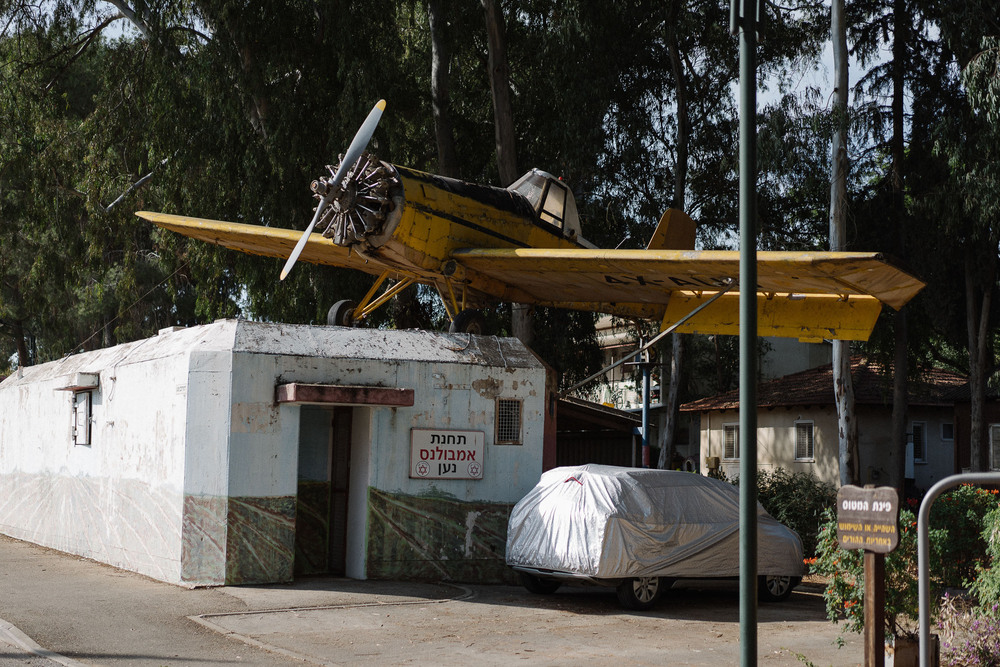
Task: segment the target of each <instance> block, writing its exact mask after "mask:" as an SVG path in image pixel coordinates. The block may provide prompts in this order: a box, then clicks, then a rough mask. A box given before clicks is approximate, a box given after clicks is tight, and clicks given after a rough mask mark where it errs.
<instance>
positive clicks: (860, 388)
mask: <svg viewBox="0 0 1000 667" xmlns="http://www.w3.org/2000/svg"><path fill="white" fill-rule="evenodd" d="M851 374H852V377H853V379H854V392H855V410H856V415H857V421H858V440H859V443H858V444H859V447H858V448H859V451H860V458H861V461H860V470H861V476H862V479H861V482H862V483H873V484H879V483H884V482H885V481H886V480H887V479H888V478H889V472H888V471H889V470H891V469H892V467H893V465H894V464H895V462H894V461H892V460H891V458H890V453H889V447H888V444H889V438H890V437H891V428H892V427H891V423H892V397H891V386H890V384H889V380H888V379H887V376H885V375H883V373H882V371H881V368H880V367H879V366H877V365H876V364H874V363H869V362H865V361H863V360H861V359H859V358H855V359H852V363H851ZM965 382H966V378H964V377H963V376H960V375H957V374H955V373H950V372H948V371H942V370H934V371H930V372H928V373H926V374H925V375H924V377H923V380H922V382H921V383H919V384H913V385H912V386H911V389H910V396H909V410H908V414H907V437H908V440H910V441H911V442H912V446H908V447H907V452H908V454H907V457H908V459H907V462H906V470H907V474H906V476H907V479H912V480H913V483H914V485H915V486H916V488H918V489H923V490H926V489H928V488H929V487H930V486H931V485H932V484H934V483H935V482H936V481H938V480H940V479H941V478H943V477H946V476H948V475H951V474H954V473H955V472H956V466H955V404H954V400H953V395H954V391H955V390H956V388H958V387H960V386H962V385H963V384H964V383H965ZM757 402H758V408H757V424H758V444H757V456H758V467H759V469H760V470H767V469H774V468H784V469H786V470H789V471H792V472H798V471H802V472H811V473H813V474H814V475H815V476H816V477H817V478H818V479H820V480H822V481H824V482H828V483H830V484H834V485H839V484H840V467H839V466H840V464H839V451H838V450H839V445H838V438H837V408H836V405H835V403H834V392H833V369H832V367H831V366H830V365H824V366H821V367H819V368H814V369H810V370H806V371H802V372H799V373H794V374H791V375H786V376H784V377H781V378H777V379H775V380H771V381H769V382H762V383H761V384H759V385H758V388H757ZM680 410H681V412H683V413H688V414H698V415H700V428H699V432H700V458H701V461H702V462H703V463H704V464H705V465H706V466H707V467H709V468H712V467H715V468H718V469H719V470H721V472H723V473H725V474H726V475H727V476H738V475H739V462H740V442H739V392H738V391H731V392H728V393H725V394H720V395H718V396H710V397H708V398H703V399H700V400H697V401H692V402H690V403H686V404H684V405H682V406H681V408H680Z"/></svg>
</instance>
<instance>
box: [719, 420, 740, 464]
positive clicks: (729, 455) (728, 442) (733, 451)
mask: <svg viewBox="0 0 1000 667" xmlns="http://www.w3.org/2000/svg"><path fill="white" fill-rule="evenodd" d="M722 434H723V439H724V441H725V445H724V447H723V458H726V459H738V458H740V425H739V424H723V426H722Z"/></svg>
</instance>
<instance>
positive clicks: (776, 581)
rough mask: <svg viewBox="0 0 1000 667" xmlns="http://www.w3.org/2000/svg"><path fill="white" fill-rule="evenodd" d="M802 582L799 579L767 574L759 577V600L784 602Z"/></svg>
mask: <svg viewBox="0 0 1000 667" xmlns="http://www.w3.org/2000/svg"><path fill="white" fill-rule="evenodd" d="M800 581H802V579H801V578H799V577H789V576H784V575H772V574H766V575H761V576H759V577H757V599H758V600H760V601H761V602H782V601H784V600H787V599H788V598H789V596H790V595H791V594H792V589H794V588H795V587H796V586H798V585H799V582H800Z"/></svg>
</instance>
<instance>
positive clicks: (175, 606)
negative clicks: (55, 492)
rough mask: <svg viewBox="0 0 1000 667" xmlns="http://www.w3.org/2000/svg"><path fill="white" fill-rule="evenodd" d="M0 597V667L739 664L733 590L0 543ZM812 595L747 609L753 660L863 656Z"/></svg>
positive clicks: (839, 660) (823, 661) (852, 659)
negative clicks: (405, 575) (543, 589)
mask: <svg viewBox="0 0 1000 667" xmlns="http://www.w3.org/2000/svg"><path fill="white" fill-rule="evenodd" d="M0 591H2V594H0V619H2V620H0V665H3V666H4V667H6V666H7V665H11V666H13V665H25V664H32V665H40V666H41V665H46V666H50V665H54V664H62V665H64V667H65V666H66V665H72V666H78V665H129V666H132V665H138V666H147V665H148V666H150V667H161V666H163V665H232V664H244V665H300V666H301V665H303V664H310V663H311V664H323V665H335V664H352V665H353V664H363V665H364V664H370V665H375V664H378V665H407V664H414V665H431V664H433V665H468V664H472V663H475V664H477V665H507V664H510V663H511V662H514V661H519V662H524V663H525V664H539V665H556V664H558V665H565V664H594V665H606V664H614V665H616V666H619V665H621V666H624V665H663V664H669V665H724V664H737V663H738V662H739V657H740V651H739V599H738V595H737V593H736V591H735V589H734V588H733V587H731V586H726V587H717V588H715V589H710V590H674V591H671V592H670V593H669V594H668V595H667V597H665V598H664V599H663V600H662V601H661V604H660V606H659V607H658V608H657V609H656V610H654V611H652V612H641V613H640V612H627V611H624V610H622V609H621V608H620V607H619V606H618V603H617V599H616V597H615V595H614V591H613V590H611V589H600V588H585V587H564V588H562V589H560V590H559V592H557V593H555V594H554V595H551V596H537V595H532V594H530V593H528V592H527V591H524V590H522V589H520V588H517V587H511V586H468V585H461V586H456V585H449V584H408V583H396V582H359V581H353V580H347V579H334V578H309V579H303V580H301V581H298V582H296V583H295V584H294V585H290V586H260V587H227V588H217V589H199V590H186V589H182V588H177V587H175V586H171V585H168V584H162V583H159V582H156V581H152V580H150V579H147V578H145V577H142V576H139V575H135V574H132V573H128V572H123V571H120V570H116V569H114V568H110V567H107V566H104V565H100V564H98V563H94V562H91V561H87V560H83V559H80V558H77V557H74V556H67V555H65V554H61V553H58V552H55V551H51V550H47V549H41V548H39V547H35V546H32V545H29V544H25V543H23V542H18V541H15V540H11V539H8V538H4V537H0ZM820 592H821V588H820V586H819V585H818V584H815V583H809V582H806V583H805V584H803V585H802V587H800V589H799V590H797V591H796V592H795V593H794V594H793V595H792V597H791V598H790V599H789V600H788V601H787V602H783V603H779V604H769V605H761V606H760V610H759V621H760V624H759V627H758V633H757V636H758V645H759V652H758V661H759V663H760V664H768V665H802V664H805V663H806V662H807V661H808V662H809V663H812V664H815V665H854V664H860V663H861V662H862V642H861V638H860V637H857V636H853V635H852V636H849V637H847V639H848V640H849V641H848V642H847V645H846V646H845V647H843V648H837V643H836V639H837V635H838V629H837V626H835V625H834V624H832V623H830V622H829V621H827V620H826V618H825V616H824V613H823V602H822V598H821V596H820ZM4 628H7V630H6V631H5V630H4ZM32 647H36V648H32ZM48 651H51V652H53V653H52V654H47V653H46V652H48ZM25 661H30V662H25Z"/></svg>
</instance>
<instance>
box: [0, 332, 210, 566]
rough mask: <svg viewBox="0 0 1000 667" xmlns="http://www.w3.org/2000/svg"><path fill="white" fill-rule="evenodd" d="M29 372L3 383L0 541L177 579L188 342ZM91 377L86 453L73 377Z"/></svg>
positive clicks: (193, 338)
mask: <svg viewBox="0 0 1000 667" xmlns="http://www.w3.org/2000/svg"><path fill="white" fill-rule="evenodd" d="M193 334H194V335H192V333H188V334H187V335H185V336H179V335H177V334H172V336H177V337H176V338H173V340H172V341H171V340H168V339H167V338H162V339H151V340H150V341H139V342H136V343H130V344H128V345H121V346H118V347H114V348H110V349H107V350H102V351H99V352H92V353H87V354H80V355H75V356H72V357H67V358H66V359H63V360H61V361H58V362H53V363H49V364H43V365H39V366H34V367H30V368H26V369H24V370H23V372H20V373H15V374H14V375H12V376H11V377H10V378H8V379H7V380H6V381H4V382H3V383H2V384H0V532H3V533H5V534H7V535H10V536H12V537H16V538H19V539H23V540H27V541H31V542H34V543H37V544H42V545H44V546H48V547H52V548H54V549H59V550H61V551H67V552H70V553H75V554H80V555H82V556H86V557H88V558H93V559H95V560H100V561H103V562H106V563H109V564H111V565H116V566H118V567H122V568H126V569H129V570H134V571H136V572H141V573H143V574H147V575H149V576H151V577H155V578H157V579H163V580H166V581H179V580H180V578H181V560H182V557H181V553H182V549H181V523H182V514H183V506H184V480H185V438H186V435H185V432H186V429H187V426H186V423H187V420H188V398H189V395H188V380H187V370H188V369H187V350H188V349H189V348H190V347H192V346H193V345H197V343H198V335H197V332H193ZM79 372H87V373H96V374H98V375H99V387H98V388H97V389H96V390H94V391H93V392H92V424H91V427H92V436H91V444H90V445H89V446H84V445H76V444H74V442H73V436H72V426H71V424H72V411H73V408H72V405H73V400H74V392H73V391H62V390H60V388H61V387H65V386H67V385H68V384H70V383H71V381H72V380H71V378H73V376H74V375H75V374H76V373H79Z"/></svg>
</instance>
